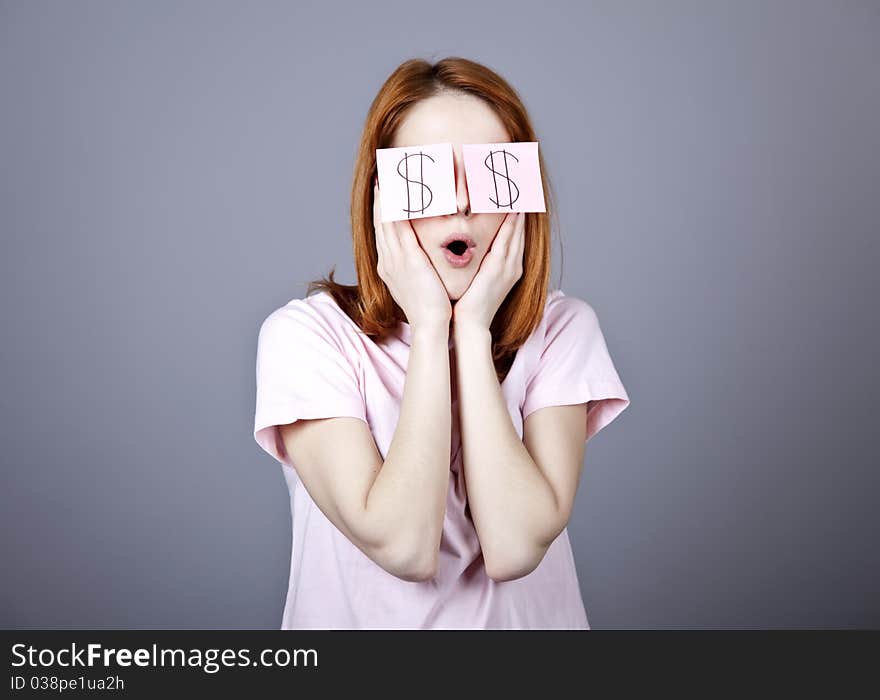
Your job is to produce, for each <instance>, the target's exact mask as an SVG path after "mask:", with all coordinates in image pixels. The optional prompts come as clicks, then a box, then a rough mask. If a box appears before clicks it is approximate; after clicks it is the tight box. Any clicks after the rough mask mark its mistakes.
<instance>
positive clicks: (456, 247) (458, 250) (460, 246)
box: [446, 241, 468, 255]
mask: <svg viewBox="0 0 880 700" xmlns="http://www.w3.org/2000/svg"><path fill="white" fill-rule="evenodd" d="M446 249H447V250H451V251H452V252H453V253H455V254H456V255H463V254H464V251H466V250H467V249H468V244H467V243H465V242H464V241H452V243H450V244H449V245H447V246H446Z"/></svg>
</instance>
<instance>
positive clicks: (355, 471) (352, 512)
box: [280, 323, 452, 581]
mask: <svg viewBox="0 0 880 700" xmlns="http://www.w3.org/2000/svg"><path fill="white" fill-rule="evenodd" d="M448 340H449V326H448V324H440V323H438V324H431V325H420V326H413V331H412V338H411V349H410V354H409V360H408V366H407V371H406V382H405V386H404V392H403V401H402V403H401V411H400V419H399V421H398V424H397V428H396V430H395V432H394V437H393V439H392V441H391V445H390V446H389V448H388V452H387V454H386V455H385V460H384V462H383V460H382V457H381V455H380V454H379V452H378V450H377V448H376V444H375V441H374V440H373V437H372V434H371V433H370V430H369V427H368V426H367V425H366V423H364V422H363V421H361V420H359V419H357V418H350V417H339V418H326V419H318V420H299V421H296V422H294V423H291V424H289V425H286V426H282V427H281V429H280V430H281V435H282V438H283V440H284V444H285V447H286V449H287V452H288V454H289V455H290V457H291V460H292V461H293V463H294V464H295V466H296V470H297V473H298V474H299V476H300V478H301V479H302V482H303V484H304V485H305V487H306V490H307V491H308V492H309V495H310V496H311V497H312V499H313V500H314V501H315V503H316V505H317V506H318V507H319V508H320V509H321V511H322V512H323V513H324V514H325V515H326V516H327V518H328V519H329V520H330V521H331V522H332V523H333V524H334V525H336V527H337V528H339V529H340V530H341V531H342V532H343V534H345V536H346V537H348V539H349V540H351V541H352V543H354V544H355V545H356V546H357V547H358V548H359V549H360V550H361V551H363V552H364V554H366V555H367V556H368V557H370V559H372V560H373V561H375V562H376V563H377V564H378V565H379V566H381V567H382V568H383V569H385V570H386V571H388V572H389V573H391V574H393V575H395V576H397V577H399V578H402V579H405V580H411V581H421V580H425V579H428V578H431V577H433V576H434V574H435V572H436V567H437V557H438V552H439V548H440V537H441V535H442V531H443V519H444V515H445V510H446V497H447V490H448V487H449V456H450V455H449V452H450V443H451V422H452V416H451V393H450V376H449V373H450V366H449V350H448Z"/></svg>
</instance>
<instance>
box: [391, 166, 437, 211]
mask: <svg viewBox="0 0 880 700" xmlns="http://www.w3.org/2000/svg"><path fill="white" fill-rule="evenodd" d="M410 158H418V159H419V179H418V180H411V179H410V177H409V159H410ZM425 158H428V159H429V160H430V161H431V162H432V163H433V162H435V161H434V159H433V158H431V156H429V155H428V154H427V153H422V152H421V151H419V152H418V153H407V154H406V155H404V157H403V158H401V159H400V162H399V163H398V164H397V174H398V175H400V177H402V178H403V179H404V180H406V209H404V211H405V212H406V218H407V219H408V218H409V215H410V214H415V213H419V214H424V213H425V209H427V208H428V207H430V206H431V202H432V201H434V193H433V192H432V191H431V188H430V187H428V186H427V185H426V184H425V167H424V162H425V161H424V159H425ZM401 167H403V172H401V171H400V168H401ZM413 170H415V168H414V169H413ZM411 184H412V185H418V186H419V188H420V194H421V202H422V206H421V208H420V209H410V207H411V206H412V204H413V203H412V202H411V201H410V196H409V186H410V185H411ZM425 191H427V193H428V202H427V203H425Z"/></svg>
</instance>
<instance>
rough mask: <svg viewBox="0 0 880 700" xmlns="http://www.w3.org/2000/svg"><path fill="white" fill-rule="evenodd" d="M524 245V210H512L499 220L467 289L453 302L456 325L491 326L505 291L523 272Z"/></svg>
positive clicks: (485, 327)
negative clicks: (490, 242)
mask: <svg viewBox="0 0 880 700" xmlns="http://www.w3.org/2000/svg"><path fill="white" fill-rule="evenodd" d="M524 249H525V214H523V213H522V212H511V213H509V214H507V216H505V217H504V221H503V222H501V226H500V228H499V229H498V233H497V234H496V235H495V239H494V240H493V241H492V246H491V247H490V249H489V251H488V252H487V253H486V255H485V256H483V259H482V261H480V268H479V270H477V274H476V275H475V276H474V279H473V280H472V281H471V283H470V286H468V288H467V291H465V293H464V294H463V295H462V296H461V298H460V299H459V300H458V301H457V302H456V303H455V305H454V306H453V309H452V311H453V324H454V325H455V326H456V327H462V326H464V325H473V326H477V327H479V328H484V329H488V328H489V327H490V325H491V324H492V319H493V318H495V314H496V313H497V311H498V309H499V308H500V307H501V304H502V303H503V302H504V299H505V298H506V297H507V294H508V292H510V290H511V289H512V288H513V285H514V284H516V282H517V280H518V279H519V278H520V277H521V276H522V273H523V251H524Z"/></svg>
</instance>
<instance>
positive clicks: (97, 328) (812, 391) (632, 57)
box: [0, 1, 880, 629]
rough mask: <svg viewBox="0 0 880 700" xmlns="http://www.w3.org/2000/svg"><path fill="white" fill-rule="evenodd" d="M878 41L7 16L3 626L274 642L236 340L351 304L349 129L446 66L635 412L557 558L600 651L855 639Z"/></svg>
mask: <svg viewBox="0 0 880 700" xmlns="http://www.w3.org/2000/svg"><path fill="white" fill-rule="evenodd" d="M343 7H344V9H343ZM878 36H880V4H878V3H876V2H840V3H831V2H821V3H820V2H750V3H742V2H736V3H734V2H727V3H701V2H689V3H684V2H675V3H670V2H666V3H654V2H645V3H622V4H621V3H611V2H607V3H583V2H577V3H575V2H569V3H559V2H556V3H554V2H548V3H541V4H540V5H539V6H535V5H533V4H531V3H518V2H503V3H502V2H481V3H473V2H457V1H454V2H445V3H442V5H435V6H429V5H424V4H414V3H412V2H406V3H404V2H384V3H363V4H357V3H345V4H341V3H340V4H333V3H327V2H322V3H318V2H311V3H305V2H303V3H295V4H294V3H280V2H278V3H269V2H257V3H219V2H179V3H178V2H140V3H135V2H110V1H108V2H3V3H2V5H0V89H2V104H3V109H2V113H0V119H2V129H0V151H2V154H3V164H4V167H3V169H2V175H0V188H2V189H0V210H2V234H3V236H2V240H3V255H2V282H0V284H2V289H0V291H2V294H0V299H2V304H3V327H4V342H3V345H2V352H3V357H2V364H0V366H2V383H3V390H2V393H0V395H2V419H3V420H2V428H0V430H2V439H3V452H2V455H3V462H2V464H3V480H4V481H3V489H2V525H3V551H2V557H3V577H2V603H0V625H2V626H4V627H28V628H37V627H53V628H71V627H73V628H75V627H92V628H110V627H114V628H123V627H139V628H241V627H252V628H272V629H274V628H277V627H278V626H279V625H280V619H281V610H282V606H283V602H284V594H285V591H286V587H287V576H288V566H289V554H290V513H289V508H288V495H287V491H286V488H285V484H284V481H283V477H282V473H281V468H280V467H279V466H278V465H277V464H276V463H275V462H274V461H272V459H271V458H270V457H269V456H268V455H265V454H264V453H262V452H261V451H260V450H259V448H258V447H257V445H256V443H255V442H254V441H253V438H252V429H253V408H254V359H255V350H256V338H257V331H258V329H259V324H260V323H261V321H262V320H263V318H264V317H265V316H266V315H267V314H268V313H269V312H270V311H271V310H273V309H274V308H277V307H278V306H280V305H282V304H283V303H285V302H286V301H287V300H289V299H290V298H292V297H296V296H303V295H304V294H305V286H306V283H307V282H308V280H310V279H313V278H316V277H319V276H320V275H322V274H324V273H326V271H327V270H328V269H329V268H330V266H331V265H333V264H336V265H337V271H338V272H339V275H338V279H340V280H341V281H344V282H349V283H350V282H353V281H354V275H353V266H352V260H351V257H352V254H351V245H350V236H349V231H348V205H349V199H348V197H349V186H350V178H351V171H352V164H353V158H354V153H355V146H356V144H357V140H358V137H359V134H360V130H361V128H362V124H363V119H364V117H365V114H366V110H367V108H368V106H369V103H370V101H371V100H372V99H373V97H374V95H375V93H376V91H377V90H378V89H379V87H380V85H381V83H382V82H383V81H384V80H385V78H386V77H387V75H388V74H389V73H390V72H391V71H392V70H393V69H394V68H395V67H396V66H397V65H398V64H399V63H400V62H401V61H403V60H405V59H406V58H410V57H412V56H421V57H425V58H429V59H438V58H441V57H443V56H446V55H463V56H467V57H470V58H473V59H475V60H478V61H483V62H485V63H487V64H488V65H489V66H491V67H493V68H495V69H496V70H498V71H499V72H501V74H502V75H504V76H505V77H506V78H508V79H509V80H510V81H511V82H512V83H513V85H514V87H515V88H516V89H517V90H518V91H519V92H520V93H521V95H522V96H523V98H524V99H525V101H526V105H527V107H528V108H529V110H530V112H531V114H532V116H533V118H534V121H535V125H536V128H537V130H538V134H539V140H540V141H541V145H542V149H543V153H544V155H545V157H546V160H547V164H548V171H549V175H550V177H551V179H552V181H553V183H554V184H555V186H556V188H557V191H558V195H559V213H560V220H561V224H562V226H561V236H562V241H561V243H562V244H563V248H562V249H563V250H564V257H562V258H560V257H559V253H560V244H559V242H558V241H557V242H556V243H555V244H554V254H555V256H556V261H555V264H554V278H553V279H554V282H559V281H560V274H561V275H562V276H561V287H562V289H563V290H564V291H565V292H566V293H568V294H571V295H576V296H579V297H581V298H583V299H586V300H587V301H589V302H590V303H591V304H592V305H593V306H594V308H595V309H596V311H597V313H598V314H599V318H600V321H601V323H602V327H603V330H604V332H605V335H606V339H607V341H608V344H609V348H610V350H611V353H612V357H613V358H614V360H615V363H616V365H617V368H618V371H619V372H620V375H621V378H622V379H623V381H624V384H625V385H626V387H627V389H628V391H629V393H630V397H631V399H632V405H631V406H630V408H629V409H628V410H627V411H626V412H624V413H623V414H622V416H621V417H620V418H618V419H617V421H615V422H614V423H613V424H612V425H610V426H609V427H608V428H606V429H605V430H604V431H603V432H602V433H600V436H598V437H597V438H596V440H595V441H591V443H590V444H589V445H588V448H587V455H586V460H585V465H586V466H585V471H584V477H583V480H582V482H581V488H580V491H579V494H578V501H577V504H576V512H575V515H574V517H573V520H572V522H571V524H570V533H571V538H572V541H573V544H574V547H575V550H576V557H577V564H578V570H579V574H580V579H581V584H582V589H583V595H584V600H585V603H586V607H587V614H588V617H589V620H590V623H591V625H592V626H593V627H594V628H608V627H624V628H636V627H775V626H786V627H867V626H873V627H877V626H880V599H878V593H877V591H878V590H880V547H878V546H877V537H876V533H877V531H878V527H880V516H878V513H877V509H876V507H875V504H876V499H877V493H878V476H877V462H878V460H877V447H876V445H877V430H876V425H877V418H878V410H877V395H878V390H880V382H878V370H877V367H876V364H875V362H876V360H877V357H878V356H880V352H878V350H880V348H878V337H880V331H878V324H877V312H876V303H877V299H878V296H880V295H878V291H880V290H878V283H877V279H878V275H877V262H878V215H880V201H878V200H880V197H878V176H880V143H878V141H880V136H878V133H880V132H878V129H877V124H878V123H880V77H878V76H880V71H878V70H877V67H878V65H880V42H878ZM560 262H562V263H563V264H562V265H560Z"/></svg>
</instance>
